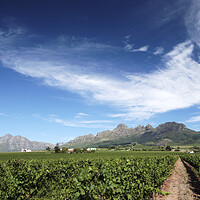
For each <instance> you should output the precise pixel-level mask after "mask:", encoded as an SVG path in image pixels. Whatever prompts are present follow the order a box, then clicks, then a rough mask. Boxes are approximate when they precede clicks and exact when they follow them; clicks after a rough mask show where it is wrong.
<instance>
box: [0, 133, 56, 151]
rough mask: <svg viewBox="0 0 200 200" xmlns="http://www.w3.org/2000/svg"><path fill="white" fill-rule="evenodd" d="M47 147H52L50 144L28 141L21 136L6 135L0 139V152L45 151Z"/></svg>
mask: <svg viewBox="0 0 200 200" xmlns="http://www.w3.org/2000/svg"><path fill="white" fill-rule="evenodd" d="M47 146H49V147H50V148H53V147H54V145H53V144H51V143H46V142H37V141H30V140H28V139H27V138H26V137H23V136H21V135H16V136H13V135H11V134H6V135H4V136H1V137H0V152H10V151H12V152H15V151H21V149H31V150H33V151H35V150H45V147H47Z"/></svg>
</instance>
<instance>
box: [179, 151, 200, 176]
mask: <svg viewBox="0 0 200 200" xmlns="http://www.w3.org/2000/svg"><path fill="white" fill-rule="evenodd" d="M180 157H181V158H182V159H183V160H185V161H186V162H188V163H189V164H190V165H192V166H193V167H194V168H195V169H196V170H197V172H198V174H199V175H200V154H194V155H191V154H184V155H181V156H180Z"/></svg>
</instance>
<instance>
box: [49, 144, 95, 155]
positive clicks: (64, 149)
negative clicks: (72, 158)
mask: <svg viewBox="0 0 200 200" xmlns="http://www.w3.org/2000/svg"><path fill="white" fill-rule="evenodd" d="M46 150H47V151H50V150H51V148H50V147H46ZM54 151H55V153H68V148H67V147H62V149H61V148H60V147H59V144H58V143H57V144H56V146H55V147H54ZM94 152H95V150H91V151H88V150H87V148H83V149H79V148H75V149H73V152H70V153H76V154H77V153H94Z"/></svg>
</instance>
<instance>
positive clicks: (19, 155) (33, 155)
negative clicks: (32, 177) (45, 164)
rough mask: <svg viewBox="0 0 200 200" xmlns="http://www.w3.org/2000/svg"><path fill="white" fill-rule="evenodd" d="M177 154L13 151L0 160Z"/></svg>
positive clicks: (102, 151)
mask: <svg viewBox="0 0 200 200" xmlns="http://www.w3.org/2000/svg"><path fill="white" fill-rule="evenodd" d="M172 154H177V153H174V152H167V151H108V150H99V151H96V152H95V153H85V154H84V153H83V154H68V153H65V154H63V153H58V154H55V153H54V152H13V153H0V160H1V161H3V160H9V159H24V160H32V159H33V160H55V159H60V158H62V159H69V158H75V159H87V158H88V159H93V158H120V157H130V156H131V157H148V156H163V155H172Z"/></svg>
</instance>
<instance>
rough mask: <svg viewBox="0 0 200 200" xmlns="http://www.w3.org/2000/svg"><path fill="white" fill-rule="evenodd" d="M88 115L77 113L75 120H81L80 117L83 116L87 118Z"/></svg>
mask: <svg viewBox="0 0 200 200" xmlns="http://www.w3.org/2000/svg"><path fill="white" fill-rule="evenodd" d="M88 115H89V114H86V113H78V114H77V115H76V116H75V118H81V117H85V116H88Z"/></svg>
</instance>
